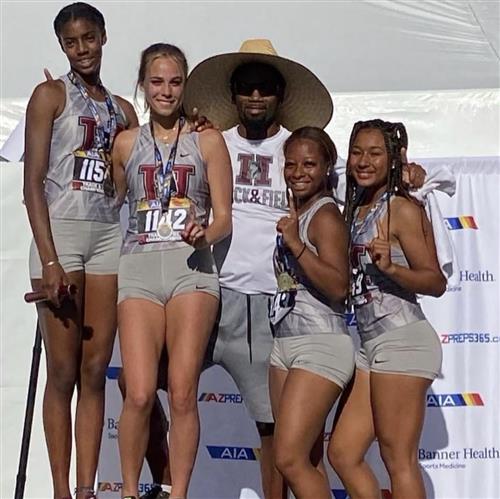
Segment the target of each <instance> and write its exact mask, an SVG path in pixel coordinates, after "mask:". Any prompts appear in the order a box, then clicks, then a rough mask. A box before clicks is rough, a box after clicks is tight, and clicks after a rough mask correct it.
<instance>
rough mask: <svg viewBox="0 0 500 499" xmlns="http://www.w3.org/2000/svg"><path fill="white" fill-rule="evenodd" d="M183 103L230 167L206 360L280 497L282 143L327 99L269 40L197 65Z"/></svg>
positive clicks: (320, 115)
mask: <svg viewBox="0 0 500 499" xmlns="http://www.w3.org/2000/svg"><path fill="white" fill-rule="evenodd" d="M184 107H185V108H186V109H193V108H195V107H196V108H197V109H198V112H199V115H200V116H207V117H208V118H209V119H210V120H211V121H212V123H213V124H214V125H215V126H217V127H219V128H220V129H222V130H224V132H223V133H224V138H225V140H226V144H227V146H228V149H229V152H230V154H231V162H232V167H233V180H234V193H233V195H234V201H233V233H232V236H230V237H228V238H227V239H226V240H225V241H223V242H221V243H219V244H218V245H217V246H216V247H215V248H214V254H215V256H216V260H217V262H218V264H219V275H220V282H221V287H222V295H221V299H222V307H221V314H220V319H219V324H218V328H217V331H216V334H214V336H213V338H212V340H213V341H212V343H211V346H210V356H211V360H212V361H213V362H215V363H218V364H220V365H221V366H223V367H224V368H225V369H226V370H227V371H228V372H229V373H230V374H231V376H232V377H233V379H234V380H235V382H236V384H237V386H238V388H239V390H240V392H241V394H242V396H243V399H244V401H245V404H246V406H247V408H248V410H249V412H250V414H251V416H252V418H253V419H254V421H255V422H256V425H257V429H258V431H259V435H260V437H261V443H262V445H261V450H262V452H261V471H262V488H263V490H264V495H265V498H266V499H281V498H282V497H283V495H282V494H283V486H282V480H281V478H280V476H279V474H278V473H277V471H276V470H275V468H274V466H273V463H272V455H271V452H272V435H273V429H274V423H273V418H272V414H271V407H270V401H269V389H268V365H269V364H268V361H269V355H270V352H271V348H272V344H273V337H272V332H271V330H270V326H269V321H268V318H267V314H268V301H269V298H270V296H272V295H273V294H274V292H275V288H276V281H275V277H274V271H273V268H272V254H273V249H274V242H275V235H276V222H277V221H278V220H279V219H280V218H281V217H282V216H283V215H284V214H285V213H286V212H287V211H288V204H287V199H286V193H285V183H284V180H283V175H282V165H283V163H284V157H283V144H284V142H285V140H286V139H287V138H288V136H289V135H290V133H291V131H293V130H295V129H296V128H299V127H301V126H305V125H309V126H318V127H321V128H324V127H325V126H326V125H327V124H328V122H329V121H330V119H331V116H332V114H333V103H332V100H331V97H330V94H329V92H328V90H327V89H326V88H325V86H324V85H323V84H322V83H321V82H320V81H319V79H318V78H317V77H316V76H315V75H314V74H313V73H312V72H311V71H309V70H308V69H307V68H305V67H304V66H302V65H301V64H298V63H296V62H294V61H291V60H289V59H285V58H283V57H280V56H278V55H277V54H276V51H275V50H274V48H273V46H272V44H271V42H270V41H269V40H247V41H245V42H243V44H242V46H241V48H240V50H239V52H234V53H228V54H222V55H217V56H214V57H210V58H208V59H206V60H205V61H203V62H201V63H200V64H198V66H196V67H195V68H194V70H193V71H192V72H191V74H190V76H189V79H188V81H187V85H186V88H185V92H184ZM336 169H337V173H338V174H341V175H340V176H339V177H338V178H337V182H338V185H337V189H336V190H334V193H333V194H334V196H335V197H337V198H340V200H342V199H343V197H344V195H343V188H342V186H341V185H340V184H343V180H344V178H343V177H344V176H343V169H344V164H343V162H342V161H338V162H337V166H336ZM407 174H408V181H409V183H410V185H412V186H413V187H420V186H422V184H423V181H424V178H425V175H426V172H425V171H424V170H423V168H422V167H421V166H419V165H416V164H415V163H410V164H409V165H408V172H407ZM438 176H439V175H434V183H433V184H432V187H436V186H437V187H439V186H440V184H441V185H442V186H443V187H445V188H446V186H448V191H449V192H451V191H452V188H451V184H452V176H451V174H450V173H449V172H444V171H443V173H442V175H441V177H442V178H441V179H438V178H437V177H438ZM432 187H431V188H432ZM428 190H429V189H428ZM337 191H338V192H339V193H340V196H337ZM158 443H159V440H158V441H157V442H156V443H155V442H152V443H151V444H152V445H155V444H156V445H158ZM148 497H149V496H148ZM151 497H153V496H151Z"/></svg>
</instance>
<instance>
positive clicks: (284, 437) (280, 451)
mask: <svg viewBox="0 0 500 499" xmlns="http://www.w3.org/2000/svg"><path fill="white" fill-rule="evenodd" d="M340 393H341V388H340V387H339V386H338V385H336V384H335V383H333V382H331V381H329V380H327V379H326V378H323V377H322V376H319V375H317V374H314V373H312V372H309V371H306V370H304V369H291V370H290V371H289V373H288V375H287V378H286V382H285V385H284V387H283V390H282V393H281V399H280V403H279V408H278V412H277V417H276V433H275V459H276V466H277V468H278V469H279V470H280V472H281V473H282V474H283V476H284V477H285V479H286V481H287V483H288V485H289V486H290V488H291V489H292V491H293V493H294V495H295V496H296V498H297V499H330V498H331V492H330V488H329V485H328V481H327V480H325V477H324V475H323V474H322V473H321V472H320V471H318V469H317V467H316V466H317V464H318V462H317V459H316V462H315V463H313V462H312V461H311V453H312V451H313V448H314V446H315V444H317V440H318V438H321V436H322V435H321V432H322V429H323V427H324V424H325V419H326V417H327V415H328V412H329V411H330V409H331V408H332V406H333V404H334V402H335V400H336V399H337V397H338V396H339V395H340Z"/></svg>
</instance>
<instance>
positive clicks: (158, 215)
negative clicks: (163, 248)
mask: <svg viewBox="0 0 500 499" xmlns="http://www.w3.org/2000/svg"><path fill="white" fill-rule="evenodd" d="M192 219H194V205H193V203H192V202H191V200H190V199H189V198H177V197H173V198H172V199H171V200H170V204H169V208H168V211H166V212H163V213H162V209H161V202H160V201H159V200H157V199H153V200H149V201H146V200H143V201H139V203H138V204H137V230H138V241H139V244H148V243H161V242H165V241H170V242H179V241H182V237H181V232H182V231H183V230H184V229H185V227H186V224H187V222H188V221H189V220H192Z"/></svg>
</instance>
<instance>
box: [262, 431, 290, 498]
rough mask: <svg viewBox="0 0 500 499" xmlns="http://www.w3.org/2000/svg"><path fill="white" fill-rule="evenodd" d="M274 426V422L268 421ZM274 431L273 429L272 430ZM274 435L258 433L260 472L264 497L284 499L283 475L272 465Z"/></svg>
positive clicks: (285, 493) (285, 488)
mask: <svg viewBox="0 0 500 499" xmlns="http://www.w3.org/2000/svg"><path fill="white" fill-rule="evenodd" d="M268 424H269V425H272V426H274V423H268ZM273 431H274V430H273ZM273 447H274V436H273V434H270V435H266V436H263V435H260V472H261V477H262V490H263V492H264V498H265V499H286V497H287V487H286V485H285V482H284V480H283V476H282V475H281V473H280V472H279V471H278V469H277V468H276V466H275V465H274V456H273V454H274V452H273Z"/></svg>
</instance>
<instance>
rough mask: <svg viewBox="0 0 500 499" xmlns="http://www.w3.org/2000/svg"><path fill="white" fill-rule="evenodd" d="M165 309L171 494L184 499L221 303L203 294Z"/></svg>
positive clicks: (182, 297)
mask: <svg viewBox="0 0 500 499" xmlns="http://www.w3.org/2000/svg"><path fill="white" fill-rule="evenodd" d="M165 310H166V320H167V350H168V356H169V366H168V396H169V405H170V417H171V424H170V469H171V473H172V494H171V495H172V497H176V498H179V497H180V498H184V497H186V496H187V491H188V486H189V481H190V478H191V473H192V471H193V466H194V461H195V458H196V453H197V451H198V441H199V432H200V422H199V417H198V404H197V390H198V381H199V377H200V370H201V366H202V363H203V358H204V355H205V351H206V348H207V344H208V338H209V336H210V333H211V331H212V328H213V325H214V322H215V317H216V314H217V310H218V300H217V298H215V297H214V296H212V295H209V294H208V293H203V292H193V293H186V294H180V295H177V296H174V298H172V299H171V300H170V301H169V302H168V303H167V306H166V308H165Z"/></svg>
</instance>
